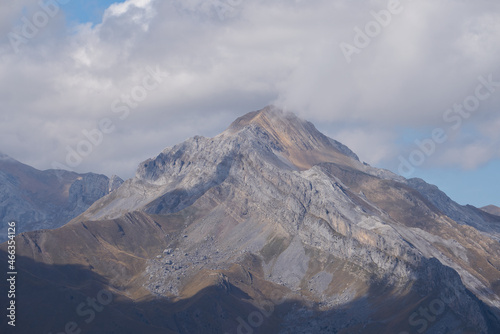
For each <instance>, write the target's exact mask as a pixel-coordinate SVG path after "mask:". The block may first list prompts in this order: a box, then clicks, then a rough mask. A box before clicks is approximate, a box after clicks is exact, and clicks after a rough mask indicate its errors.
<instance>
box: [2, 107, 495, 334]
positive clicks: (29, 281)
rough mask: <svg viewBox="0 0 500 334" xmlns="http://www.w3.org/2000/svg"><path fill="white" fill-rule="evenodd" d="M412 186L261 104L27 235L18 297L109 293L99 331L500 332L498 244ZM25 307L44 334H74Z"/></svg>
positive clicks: (62, 302)
mask: <svg viewBox="0 0 500 334" xmlns="http://www.w3.org/2000/svg"><path fill="white" fill-rule="evenodd" d="M422 187H423V188H425V187H424V186H422ZM418 188H419V187H418V186H417V184H416V183H415V181H411V180H410V181H407V180H405V179H403V178H401V177H399V176H397V175H394V174H392V173H390V172H388V171H384V170H379V169H376V168H373V167H370V166H367V165H365V164H363V163H361V162H360V161H359V160H358V159H357V157H356V155H355V154H354V153H352V152H351V151H350V150H349V149H347V148H346V147H345V146H343V145H342V144H340V143H338V142H336V141H334V140H332V139H330V138H327V137H326V136H324V135H322V134H321V133H319V132H318V131H317V130H316V129H315V128H314V126H313V125H312V124H310V123H308V122H305V121H303V120H301V119H299V118H297V117H295V116H293V115H291V114H285V113H283V112H281V111H279V110H276V109H275V108H273V107H267V108H265V109H263V110H261V111H258V112H253V113H250V114H247V115H245V116H243V117H241V118H239V119H238V120H236V121H235V122H233V124H232V125H231V126H230V127H229V128H228V129H227V130H226V131H225V132H223V133H221V134H220V135H218V136H216V137H214V138H203V137H194V138H191V139H189V140H187V141H185V142H184V143H181V144H179V145H176V146H174V147H172V148H167V149H165V150H164V151H163V152H161V153H160V154H159V155H158V156H157V157H155V158H152V159H149V160H147V161H145V162H143V163H141V164H140V165H139V167H138V169H137V173H136V177H135V178H133V179H130V180H127V181H126V182H125V183H124V184H123V185H121V186H120V188H118V189H117V190H116V191H114V192H112V193H111V194H109V195H107V196H105V197H103V198H101V199H100V200H98V201H96V202H95V203H94V204H93V205H92V206H91V207H90V208H89V209H88V210H87V211H85V212H84V213H83V214H82V215H80V216H79V217H77V218H75V219H74V220H72V221H71V222H70V223H69V224H67V225H65V226H64V227H62V228H60V229H57V230H53V231H40V232H30V233H24V234H22V235H21V236H20V237H18V240H20V241H21V242H18V244H19V246H18V254H19V256H21V260H20V261H21V266H22V269H21V270H22V271H23V275H22V277H24V278H23V281H22V283H21V284H22V285H23V288H22V289H20V291H27V292H26V293H25V295H23V296H22V298H23V300H24V298H26V299H27V300H36V299H39V300H43V298H49V300H50V299H51V298H57V299H58V302H57V305H58V306H57V308H58V310H60V312H62V313H63V314H67V315H68V317H70V316H71V314H73V313H72V312H73V311H72V310H74V308H75V304H76V305H78V303H79V302H80V300H82V299H83V300H84V297H85V296H93V295H96V294H97V293H98V291H100V289H104V291H109V292H110V293H112V294H113V296H114V300H115V302H114V303H112V304H110V305H109V306H108V307H107V309H106V312H107V314H108V316H109V318H107V319H111V320H110V321H109V323H106V324H103V322H104V320H103V319H101V320H96V322H95V323H94V322H92V323H90V324H88V325H87V327H86V328H87V329H89V330H91V332H93V333H100V332H103V333H104V332H106V333H110V332H112V331H111V330H114V331H116V332H120V333H136V332H143V333H156V332H167V333H168V332H173V333H225V332H227V333H235V332H238V333H241V332H245V331H246V332H251V331H255V332H262V333H290V332H293V333H310V332H313V333H353V332H359V333H382V332H383V333H399V332H401V331H406V332H409V333H415V332H423V331H425V330H429V331H428V332H429V333H431V332H434V333H437V332H443V331H442V329H443V328H446V329H447V331H448V332H452V333H496V332H498V331H499V330H500V321H499V306H500V256H499V255H500V245H499V243H498V241H497V240H495V239H494V238H491V237H489V236H488V235H487V234H486V233H484V231H482V230H478V229H476V228H475V227H473V226H472V225H474V224H476V225H481V224H482V223H481V221H479V220H478V221H472V222H469V223H467V222H457V221H455V220H453V219H452V218H451V217H450V215H451V212H448V215H447V214H446V213H445V212H444V211H443V210H444V208H443V207H442V205H441V203H438V202H437V201H433V200H432V199H433V197H432V196H431V195H429V194H430V193H429V192H426V191H424V190H425V189H423V188H422V189H420V190H419V189H418ZM440 207H441V208H440ZM1 248H2V249H5V244H4V245H2V247H1ZM61 249H64V250H65V251H64V252H61ZM33 261H35V263H37V265H36V266H33V267H30V263H32V262H33ZM34 277H36V279H34ZM55 278H57V279H55ZM33 286H36V287H38V288H37V289H35V288H33ZM46 286H50V287H51V288H52V289H53V290H54V289H55V291H57V293H54V292H53V290H47V289H44V288H43V287H46ZM28 291H29V294H28ZM49 291H51V293H52V295H55V296H56V297H49V296H50V295H49ZM60 296H61V297H60ZM62 296H74V300H73V299H71V298H69V299H64V298H63V297H62ZM68 305H69V306H68ZM71 305H73V306H71ZM65 309H69V310H70V311H67V312H66V313H65V311H64V310H65ZM428 310H431V312H433V313H432V314H429V313H425V312H429V311H428ZM28 311H29V314H35V315H36V316H31V317H29V316H28V318H29V319H31V320H32V322H33V323H37V324H39V326H41V327H37V328H40V329H41V330H43V331H45V330H47V331H50V330H56V329H57V328H59V327H60V326H63V325H64V323H62V321H59V320H57V321H59V322H60V323H57V324H54V323H47V322H43V321H41V320H40V319H42V318H45V317H46V316H47V311H45V310H43V309H40V308H39V307H38V306H37V304H36V303H32V304H30V306H29V310H26V312H28ZM68 312H69V313H68ZM108 316H107V317H108ZM63 318H65V317H63ZM113 324H114V325H113ZM55 325H57V326H55ZM101 325H102V326H105V327H100V326H101ZM103 328H105V329H103Z"/></svg>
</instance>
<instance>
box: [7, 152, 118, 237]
mask: <svg viewBox="0 0 500 334" xmlns="http://www.w3.org/2000/svg"><path fill="white" fill-rule="evenodd" d="M121 183H123V180H121V179H120V178H119V177H117V176H113V177H112V178H111V179H109V178H108V177H107V176H104V175H98V174H93V173H88V174H77V173H73V172H68V171H63V170H47V171H40V170H37V169H35V168H32V167H30V166H27V165H25V164H22V163H20V162H19V161H17V160H14V159H12V158H11V157H9V156H7V155H5V154H2V153H0V221H1V222H2V226H1V228H0V233H1V235H0V242H3V241H5V240H7V237H6V236H7V222H10V221H15V222H17V232H18V233H20V232H26V231H33V230H39V229H53V228H57V227H60V226H62V225H63V224H65V223H67V222H69V221H70V220H71V219H73V218H75V217H76V216H78V215H79V214H81V213H82V212H84V211H85V210H87V209H88V208H89V206H90V205H91V204H92V203H94V202H95V201H96V200H98V199H99V198H101V197H103V196H104V195H107V194H109V193H110V192H111V191H113V190H114V189H115V188H117V187H119V186H120V185H121Z"/></svg>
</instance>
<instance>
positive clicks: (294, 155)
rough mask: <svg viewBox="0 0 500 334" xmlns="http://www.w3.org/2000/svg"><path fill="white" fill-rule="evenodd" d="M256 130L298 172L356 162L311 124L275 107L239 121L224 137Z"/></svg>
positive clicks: (353, 155) (349, 153)
mask: <svg viewBox="0 0 500 334" xmlns="http://www.w3.org/2000/svg"><path fill="white" fill-rule="evenodd" d="M255 127H257V128H258V129H260V131H263V132H264V133H265V134H266V135H267V137H269V139H270V140H272V141H273V142H274V144H275V145H276V147H279V148H280V149H281V150H282V151H283V152H284V155H285V156H286V157H287V158H288V159H289V160H290V162H292V163H293V164H294V165H295V166H297V167H298V168H299V169H309V168H311V167H312V166H314V165H315V164H318V163H321V162H336V163H341V164H348V165H352V163H353V161H352V160H353V159H354V160H356V161H359V159H358V157H357V156H356V154H354V153H353V152H352V151H351V150H350V149H349V148H348V147H347V146H345V145H343V144H341V143H339V142H338V141H335V140H333V139H331V138H328V137H327V136H325V135H324V134H322V133H321V132H320V131H318V130H317V129H316V127H315V126H314V125H313V124H312V123H310V122H308V121H306V120H303V119H301V118H299V117H297V116H296V115H295V114H293V113H291V112H286V111H283V110H281V109H279V108H277V107H275V106H267V107H265V108H264V109H262V110H258V111H253V112H250V113H248V114H246V115H243V116H241V117H239V118H238V119H236V120H235V121H234V122H233V123H232V124H231V125H230V126H229V128H228V129H227V130H226V131H225V132H224V133H226V134H229V135H235V134H237V133H239V132H240V131H244V130H245V129H252V128H255Z"/></svg>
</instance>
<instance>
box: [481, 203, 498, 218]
mask: <svg viewBox="0 0 500 334" xmlns="http://www.w3.org/2000/svg"><path fill="white" fill-rule="evenodd" d="M481 210H483V211H485V212H487V213H489V214H492V215H495V216H500V208H499V207H498V206H495V205H488V206H485V207H483V208H481Z"/></svg>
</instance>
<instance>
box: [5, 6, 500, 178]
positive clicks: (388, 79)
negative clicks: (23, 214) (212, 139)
mask: <svg viewBox="0 0 500 334" xmlns="http://www.w3.org/2000/svg"><path fill="white" fill-rule="evenodd" d="M19 3H20V2H16V4H14V5H6V4H2V5H0V9H1V10H0V13H1V14H0V18H1V19H0V22H1V23H0V32H1V33H2V34H3V36H7V34H8V32H9V31H11V30H12V29H14V27H15V26H16V25H17V24H19V22H20V18H21V17H22V15H24V14H23V12H22V5H20V4H19ZM25 3H28V2H27V1H26V2H25ZM221 3H222V4H223V5H221ZM402 3H403V5H404V11H403V12H402V13H401V14H399V15H395V16H394V17H393V18H392V22H391V24H390V25H389V26H387V27H386V28H384V29H383V31H382V33H381V34H380V35H378V36H377V37H375V38H373V40H372V42H371V44H370V45H369V46H368V47H367V48H365V49H363V50H361V52H360V53H359V54H355V55H353V59H352V62H351V63H350V64H348V63H347V62H346V60H345V59H344V56H343V54H342V52H341V50H340V47H339V44H340V43H341V42H349V43H350V42H352V39H353V37H354V31H353V28H354V27H355V26H359V27H364V25H365V24H366V23H367V22H369V21H370V20H373V17H372V15H371V14H370V11H371V10H374V11H380V10H382V9H385V8H386V7H387V1H378V0H377V1H369V2H357V1H347V0H336V1H330V0H328V1H327V0H313V1H300V2H298V1H296V2H292V1H284V0H276V1H263V0H254V1H240V2H238V1H225V0H220V1H219V0H218V1H215V0H214V1H200V0H190V1H181V0H165V1H159V0H157V1H155V0H129V1H126V2H125V3H120V4H114V5H112V6H111V7H110V8H109V9H108V10H106V12H105V14H104V17H103V22H102V23H101V24H98V25H95V26H91V25H81V26H78V27H76V28H75V29H71V30H68V29H67V30H64V29H63V28H64V22H63V20H62V17H56V18H54V21H51V23H50V24H48V25H47V26H46V27H45V28H44V29H43V31H41V32H40V34H39V35H38V36H36V37H35V38H33V39H31V40H29V41H28V43H27V44H26V45H23V46H22V49H21V52H20V53H18V54H14V53H13V52H12V50H10V51H9V49H10V45H9V42H8V39H7V38H4V39H3V40H2V42H0V52H3V53H2V54H3V57H2V59H3V61H2V62H0V77H2V78H3V80H2V81H1V82H0V98H1V100H2V111H1V113H0V120H1V122H0V150H2V151H4V152H5V153H8V154H11V155H13V156H14V157H16V158H18V159H20V160H23V161H25V162H27V163H32V164H34V165H35V166H36V167H38V168H50V164H51V162H52V161H54V160H56V161H61V160H64V158H65V155H66V147H67V146H68V145H69V146H74V145H76V144H77V143H78V142H79V141H81V140H82V138H83V137H82V136H83V135H82V130H84V129H87V130H89V129H92V128H94V127H95V126H96V124H97V123H98V122H99V120H100V119H102V118H104V117H110V118H112V119H113V120H114V121H115V123H116V126H117V128H116V131H115V132H113V133H111V134H109V135H106V137H105V139H104V142H103V144H102V145H101V146H99V147H98V148H96V149H95V150H94V151H93V152H92V154H91V155H89V156H88V157H86V158H85V159H84V161H83V163H82V164H81V165H79V166H78V167H77V170H79V171H88V170H96V171H100V172H106V173H112V172H113V171H116V172H118V173H119V174H121V175H124V176H129V175H131V173H132V172H133V170H134V168H135V166H136V165H137V163H138V162H139V160H140V159H143V158H145V157H147V156H149V155H154V154H156V153H157V152H159V150H161V148H163V147H165V146H168V145H172V144H174V143H176V142H178V141H181V140H184V139H185V138H186V137H188V136H192V135H195V134H198V133H201V134H206V135H213V134H215V133H217V131H220V130H223V128H224V127H225V126H226V125H228V124H229V123H230V122H231V120H232V119H233V118H235V117H237V116H239V115H240V114H242V113H244V112H248V111H252V110H255V109H257V108H260V107H263V106H264V105H265V104H268V103H271V102H276V103H277V104H279V105H282V106H286V107H287V109H289V110H292V111H296V112H297V113H299V114H300V115H301V116H302V117H305V118H308V119H311V120H313V121H315V122H330V123H332V124H333V123H334V124H336V127H335V128H336V129H339V128H344V130H343V131H340V132H338V131H337V132H335V133H333V131H332V132H330V133H329V134H330V135H331V136H332V137H336V138H337V139H338V140H341V141H344V142H345V144H347V145H350V146H352V148H353V150H355V151H357V153H359V155H360V156H361V157H362V158H363V159H364V160H366V161H367V162H369V163H371V164H390V161H391V159H394V157H396V156H397V155H398V154H399V153H398V152H397V151H398V149H397V147H398V145H399V144H398V143H396V142H395V141H396V140H397V136H398V133H399V132H398V131H400V130H401V129H402V128H414V129H426V128H429V127H430V128H432V127H436V126H443V124H442V123H443V121H442V115H443V112H444V111H445V110H446V109H447V108H449V107H451V106H452V105H453V104H454V103H459V102H462V101H463V99H464V98H465V97H466V96H467V95H469V94H471V93H473V90H474V88H475V86H476V85H477V77H478V76H479V75H483V76H485V75H488V74H489V73H492V74H493V75H494V77H495V78H496V79H497V80H498V81H500V63H498V54H500V23H499V22H500V10H499V9H500V4H498V3H497V2H496V1H489V0H480V1H475V2H468V1H465V0H462V1H452V0H444V1H432V0H425V1H418V2H417V1H412V2H410V1H402ZM224 4H225V5H224ZM231 4H232V5H231ZM228 6H229V7H228ZM30 8H32V9H30V10H31V12H33V11H36V10H37V7H36V6H32V7H30ZM157 65H158V66H159V67H160V68H161V69H162V70H163V71H164V72H168V73H169V78H168V80H165V82H164V83H162V85H161V86H160V87H159V88H158V89H156V90H155V91H152V92H150V93H149V94H148V97H147V99H145V100H144V101H142V102H141V103H140V105H139V106H138V107H137V108H136V109H134V110H132V111H131V115H130V117H129V118H127V119H126V120H124V121H121V120H119V119H118V118H117V115H116V114H114V113H113V112H112V110H111V106H112V103H113V101H114V100H116V99H117V98H120V97H121V96H122V95H123V94H129V93H130V91H131V89H133V88H134V87H135V86H136V85H138V84H140V83H141V81H142V80H143V78H144V75H145V73H146V72H145V71H146V68H147V67H148V66H150V67H153V68H154V67H156V66H157ZM499 105H500V90H499V92H497V93H496V94H495V95H494V96H493V97H492V98H490V99H489V100H488V101H487V102H485V103H484V105H483V106H482V107H481V109H480V110H478V112H476V113H475V114H474V115H473V116H472V117H471V118H469V119H467V120H466V122H467V125H468V126H470V127H472V128H475V129H477V131H478V133H480V134H481V136H483V137H484V138H479V139H480V143H481V144H480V145H479V144H477V145H476V146H474V145H473V144H472V143H473V142H472V141H470V142H464V141H463V140H462V141H461V140H460V137H459V136H458V137H457V136H456V137H457V139H450V140H449V141H448V142H447V143H445V144H443V145H444V147H443V148H442V151H440V152H446V151H447V150H448V149H449V150H451V151H449V152H448V153H446V154H436V155H435V157H434V156H433V157H432V159H431V160H430V163H434V164H448V165H450V164H451V165H457V166H465V167H468V168H473V167H474V166H473V165H470V166H468V165H464V163H463V161H462V162H461V161H460V159H458V158H457V157H458V156H459V155H460V154H463V152H462V151H461V149H460V146H461V145H462V147H464V148H463V150H465V151H466V154H467V156H470V157H471V159H476V160H477V161H478V163H482V162H487V161H488V159H492V158H493V157H495V156H498V154H497V155H495V154H494V153H493V152H494V151H495V150H496V149H495V147H497V146H495V145H494V143H496V144H498V142H495V141H494V140H496V139H497V138H496V137H494V136H492V135H491V134H492V133H494V132H495V127H494V125H492V123H491V118H492V114H493V113H495V112H496V111H497V110H498V106H499ZM193 120H195V121H193ZM193 124H194V125H193ZM352 124H357V125H356V126H352ZM497 129H498V126H497ZM453 138H455V137H453ZM463 145H465V146H463ZM467 145H472V146H470V147H471V148H468V147H469V146H467ZM374 146H376V147H377V148H376V149H372V148H373V147H374ZM480 147H482V148H481V149H480ZM474 150H476V151H477V150H479V152H478V153H477V152H476V151H474ZM450 152H451V153H450ZM453 152H455V153H453ZM473 152H476V153H477V154H475V155H474V154H473ZM438 156H439V157H438ZM388 161H389V162H388ZM476 165H477V164H476Z"/></svg>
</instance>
